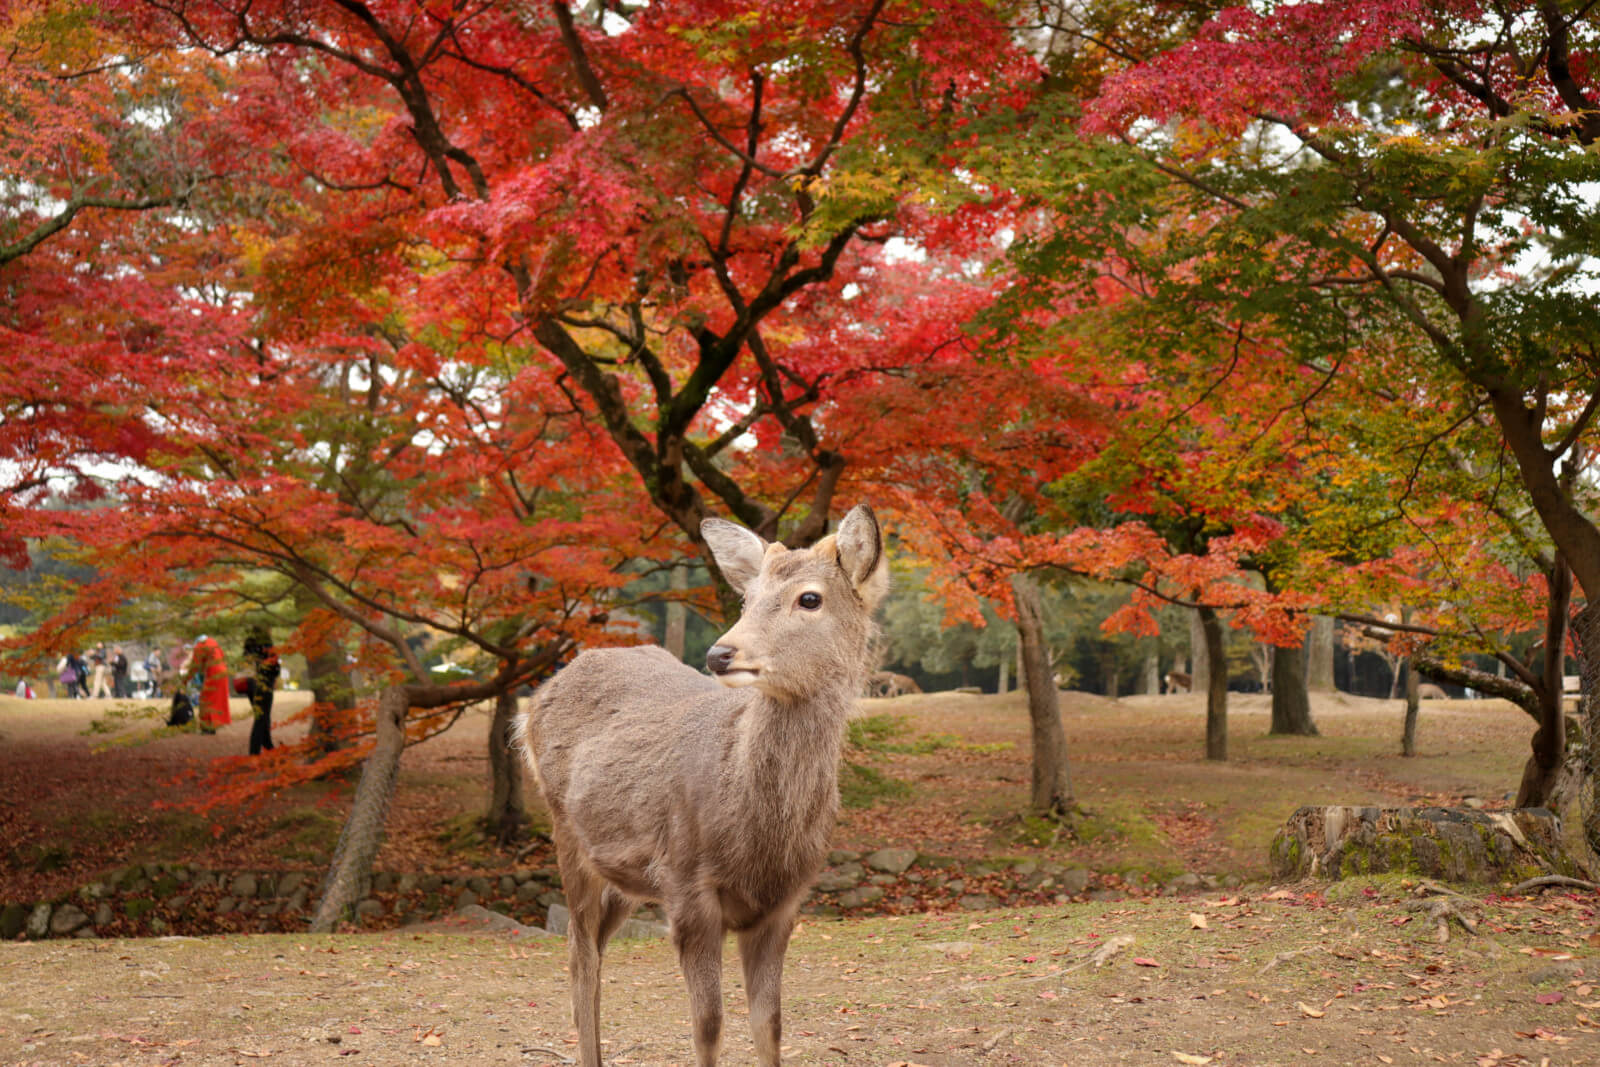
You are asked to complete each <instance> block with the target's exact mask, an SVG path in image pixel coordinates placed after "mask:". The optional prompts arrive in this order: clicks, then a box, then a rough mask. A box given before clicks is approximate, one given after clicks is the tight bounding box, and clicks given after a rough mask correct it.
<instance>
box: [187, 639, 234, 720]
mask: <svg viewBox="0 0 1600 1067" xmlns="http://www.w3.org/2000/svg"><path fill="white" fill-rule="evenodd" d="M183 673H184V680H185V681H188V680H190V679H193V680H195V681H197V682H199V683H200V699H199V700H198V701H197V702H196V703H197V707H196V711H198V712H199V715H200V732H201V733H205V734H214V733H216V732H217V727H219V726H226V725H228V724H229V723H230V722H232V721H233V716H232V715H230V714H229V713H228V689H229V685H228V664H227V662H226V661H225V660H224V659H223V657H222V646H221V645H219V644H217V639H216V638H214V637H208V636H207V635H205V634H201V635H200V636H199V637H198V638H196V639H195V643H194V647H193V648H191V649H190V650H189V665H188V667H187V668H186V669H185V670H184V672H183Z"/></svg>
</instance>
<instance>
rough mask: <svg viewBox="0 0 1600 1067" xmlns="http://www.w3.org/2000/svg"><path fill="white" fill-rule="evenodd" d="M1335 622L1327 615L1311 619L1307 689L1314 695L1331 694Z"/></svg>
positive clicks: (1307, 649)
mask: <svg viewBox="0 0 1600 1067" xmlns="http://www.w3.org/2000/svg"><path fill="white" fill-rule="evenodd" d="M1333 649H1334V622H1333V619H1332V618H1330V617H1329V616H1327V615H1315V616H1312V619H1311V633H1310V634H1308V635H1307V636H1306V688H1307V689H1309V690H1311V691H1312V692H1313V693H1331V692H1333V691H1334V685H1333Z"/></svg>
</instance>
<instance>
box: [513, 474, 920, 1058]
mask: <svg viewBox="0 0 1600 1067" xmlns="http://www.w3.org/2000/svg"><path fill="white" fill-rule="evenodd" d="M700 532H701V536H702V537H703V539H704V541H705V543H706V546H707V547H708V548H709V549H710V551H711V554H712V556H713V558H714V559H715V560H716V564H717V567H718V569H719V570H720V571H721V572H722V575H723V577H724V578H725V579H726V580H727V581H728V583H729V585H730V586H731V587H732V588H733V589H734V591H735V592H736V593H738V594H740V595H741V596H742V597H743V610H742V613H741V614H740V617H739V619H738V621H737V623H735V625H734V626H733V627H732V629H730V630H728V631H727V632H726V633H724V634H723V635H722V636H721V637H719V638H718V639H717V641H716V643H715V644H714V645H712V647H711V649H710V650H709V651H708V652H707V653H706V667H707V669H708V670H709V672H710V674H709V676H708V675H706V674H702V673H701V672H699V671H698V670H696V669H694V668H693V667H690V666H687V665H685V664H684V663H682V662H680V661H679V660H678V659H677V658H676V657H675V656H673V655H672V654H671V653H669V652H667V651H666V650H665V649H662V648H660V647H659V646H637V647H632V648H606V649H590V650H586V651H584V652H582V653H580V654H579V655H578V656H577V657H575V658H574V659H573V660H572V662H571V663H569V664H567V665H566V666H565V667H563V668H562V669H561V670H560V671H558V672H557V673H556V674H555V675H554V676H553V677H552V678H550V679H549V680H548V681H546V682H545V683H544V684H543V685H541V686H540V687H539V689H538V690H537V692H536V693H535V695H534V697H533V699H532V700H531V701H530V702H529V704H528V707H527V708H526V710H525V711H524V712H523V713H522V714H521V716H519V718H518V720H517V721H516V723H515V725H514V727H513V729H514V730H515V732H516V741H517V743H518V745H519V746H520V748H521V750H522V752H523V754H524V758H525V760H526V762H527V764H528V766H529V767H530V768H531V769H532V771H533V774H534V777H535V779H536V781H537V782H538V783H539V788H540V791H541V792H542V793H543V796H544V801H545V805H546V807H547V808H548V810H549V813H550V819H551V826H552V834H551V836H552V838H553V839H554V841H555V847H556V861H557V864H558V866H559V869H560V871H561V882H562V887H563V889H564V890H565V892H566V896H567V907H568V910H569V915H570V918H569V925H568V931H567V938H568V946H567V964H568V981H569V984H570V986H571V993H572V1018H573V1022H574V1024H575V1025H576V1027H577V1031H578V1060H579V1063H581V1064H582V1065H583V1067H599V1065H600V965H601V958H602V956H603V954H604V952H605V947H606V943H607V941H608V940H609V939H610V937H611V936H612V934H614V933H615V932H616V930H617V928H618V927H620V926H621V925H622V923H623V921H624V920H625V919H627V917H628V916H629V914H631V913H632V911H633V909H634V908H635V907H636V906H637V905H638V904H640V903H642V902H645V901H656V902H659V903H660V904H661V905H662V907H663V910H664V911H665V913H666V917H667V923H668V928H669V930H670V935H671V939H672V943H673V947H674V948H675V949H676V950H677V953H678V962H679V965H680V969H681V970H682V972H683V978H684V983H685V985H686V986H687V987H688V993H689V1004H690V1014H691V1018H692V1031H693V1041H694V1050H695V1056H696V1059H697V1062H698V1063H699V1064H700V1065H701V1067H708V1065H712V1064H715V1063H716V1062H717V1056H718V1053H719V1050H720V1047H721V1041H722V950H723V942H724V940H725V936H726V934H727V933H728V932H729V931H731V932H733V933H734V935H735V936H736V938H737V940H738V945H739V956H740V962H741V963H742V965H743V969H744V979H745V993H746V997H747V998H748V1001H749V1009H750V1033H751V1037H752V1039H753V1041H754V1044H755V1050H756V1056H757V1059H758V1061H759V1062H760V1063H761V1064H762V1065H764V1067H770V1065H775V1064H777V1063H778V1060H779V1047H780V1038H781V1035H782V1022H781V1007H780V1001H781V996H780V986H781V982H782V976H783V961H784V955H785V953H786V952H787V951H788V946H789V939H790V935H791V933H792V931H793V929H794V923H795V916H796V914H797V913H798V911H799V908H800V904H801V902H802V900H803V899H804V897H805V894H806V892H807V890H808V889H809V888H810V886H811V883H812V880H813V879H814V878H815V877H816V874H817V871H818V870H819V869H820V867H821V866H822V861H823V858H824V856H825V854H826V851H827V847H828V842H829V837H830V835H831V832H832V830H833V826H834V820H835V817H836V815H837V814H838V807H839V783H838V768H839V757H840V754H841V751H842V746H843V743H844V733H845V723H846V719H847V718H848V717H849V715H850V713H851V711H852V709H853V707H854V704H855V698H856V696H857V694H859V693H860V692H861V686H862V683H863V682H864V681H865V680H866V677H867V675H868V673H869V672H870V667H871V656H872V651H871V649H872V644H873V636H874V634H875V625H874V623H873V614H874V612H875V611H876V609H877V607H878V605H879V604H880V603H881V602H882V600H883V598H884V596H885V594H886V593H887V592H888V585H889V572H888V563H887V560H886V558H885V555H884V550H883V535H882V531H881V529H880V527H879V525H878V520H877V517H876V516H875V515H874V514H873V512H872V509H871V508H870V507H868V506H867V505H865V504H862V505H858V506H857V507H855V508H854V509H852V510H851V511H850V512H849V513H848V514H847V515H846V516H845V517H844V519H843V520H842V521H841V522H840V523H839V527H838V529H837V531H836V532H835V533H833V534H829V535H827V536H825V537H823V538H822V539H821V540H819V541H817V543H816V544H814V545H813V546H811V547H810V548H797V549H789V548H785V547H784V546H783V545H782V544H778V543H771V544H769V543H768V542H767V541H765V540H764V539H763V538H761V537H760V536H758V535H757V534H755V533H754V532H752V531H750V530H747V529H745V528H744V527H742V526H739V525H737V524H735V523H732V522H728V521H726V520H723V519H717V518H707V519H705V520H704V521H703V522H702V523H701V526H700Z"/></svg>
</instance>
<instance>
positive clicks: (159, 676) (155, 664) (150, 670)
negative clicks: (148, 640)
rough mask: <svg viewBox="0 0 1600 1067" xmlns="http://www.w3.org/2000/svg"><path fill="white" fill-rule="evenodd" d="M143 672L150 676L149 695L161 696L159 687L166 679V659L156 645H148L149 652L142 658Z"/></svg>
mask: <svg viewBox="0 0 1600 1067" xmlns="http://www.w3.org/2000/svg"><path fill="white" fill-rule="evenodd" d="M144 672H145V674H147V675H149V677H150V695H151V696H153V697H159V696H161V695H162V693H161V687H162V686H163V685H164V684H165V683H166V680H167V661H166V657H165V656H163V655H162V653H161V649H160V648H159V647H158V646H156V645H151V646H150V654H149V655H147V656H146V657H145V658H144Z"/></svg>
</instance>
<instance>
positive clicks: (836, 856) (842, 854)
mask: <svg viewBox="0 0 1600 1067" xmlns="http://www.w3.org/2000/svg"><path fill="white" fill-rule="evenodd" d="M860 858H861V853H859V852H851V851H850V850H849V849H847V848H836V849H834V850H833V851H832V852H830V853H828V866H830V867H837V866H839V864H841V863H854V862H855V861H856V860H858V859H860Z"/></svg>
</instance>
